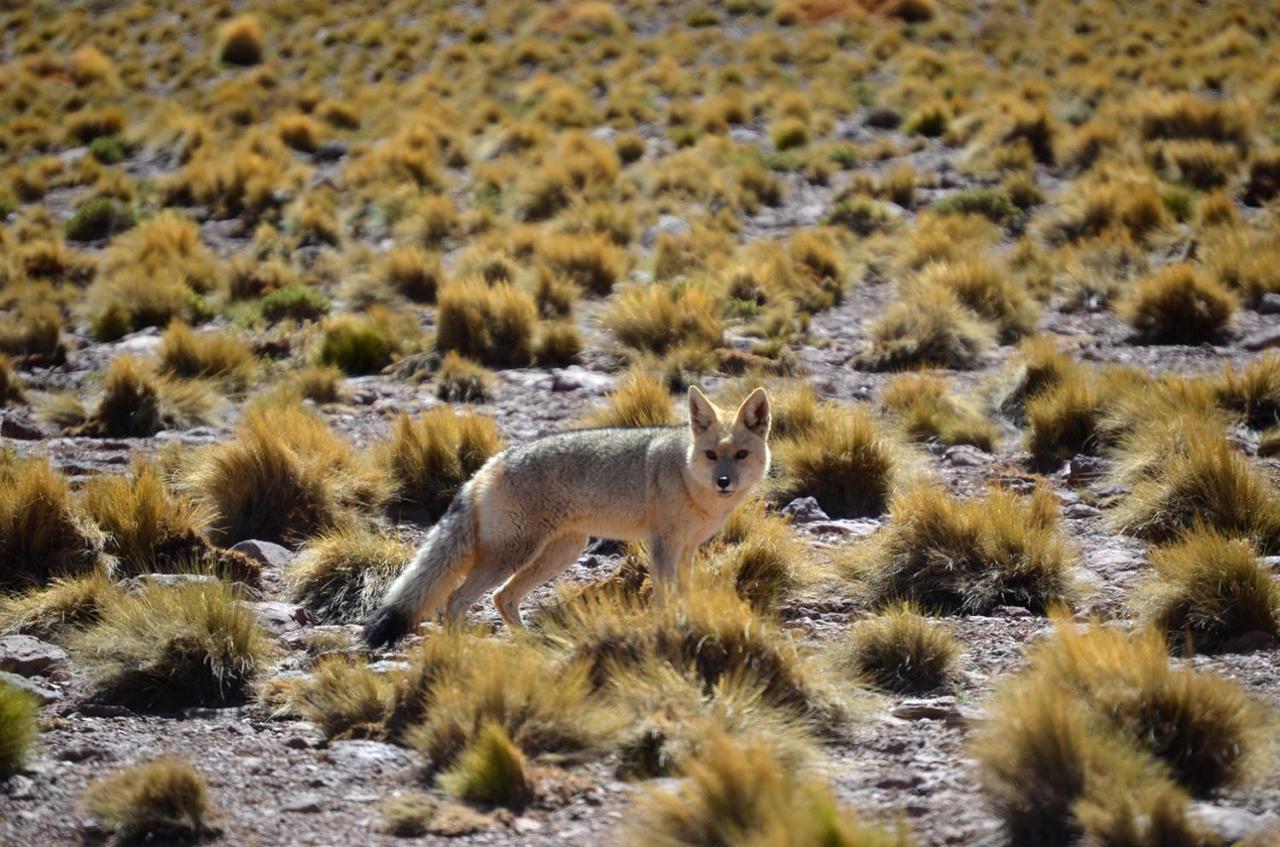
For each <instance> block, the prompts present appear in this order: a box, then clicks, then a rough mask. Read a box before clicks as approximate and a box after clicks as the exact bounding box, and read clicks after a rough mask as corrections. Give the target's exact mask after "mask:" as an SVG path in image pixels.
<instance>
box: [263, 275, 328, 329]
mask: <svg viewBox="0 0 1280 847" xmlns="http://www.w3.org/2000/svg"><path fill="white" fill-rule="evenodd" d="M329 307H330V303H329V298H328V297H326V296H325V295H324V293H323V292H321V291H317V290H316V289H314V288H311V287H309V286H306V285H301V284H299V283H296V282H294V283H289V284H287V285H285V286H283V287H282V288H277V289H275V290H274V291H270V292H268V293H267V294H266V295H265V296H263V298H262V299H261V300H259V301H258V311H259V312H261V313H262V316H263V317H264V318H266V319H267V320H269V321H280V320H284V319H285V318H292V319H293V320H295V321H314V320H319V319H320V318H322V317H324V316H325V315H327V314H328V313H329Z"/></svg>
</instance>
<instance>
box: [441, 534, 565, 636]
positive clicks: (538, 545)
mask: <svg viewBox="0 0 1280 847" xmlns="http://www.w3.org/2000/svg"><path fill="white" fill-rule="evenodd" d="M545 541H546V539H543V538H533V537H529V536H525V535H519V536H513V537H507V538H500V539H491V540H482V541H481V542H480V544H479V545H478V549H477V550H476V560H475V565H474V566H472V568H471V571H470V572H469V573H468V574H467V578H466V580H464V581H463V583H462V584H461V585H459V586H458V587H457V589H455V590H454V592H453V594H452V595H450V597H449V603H448V605H447V606H446V608H445V615H446V616H447V618H448V620H449V621H450V622H454V621H458V620H461V619H462V617H463V616H464V615H466V613H467V610H468V609H470V608H471V607H472V606H474V605H475V603H476V601H477V600H479V599H480V598H481V597H482V596H483V595H484V593H485V592H486V591H488V590H489V589H491V588H493V587H494V586H496V585H499V584H500V583H501V582H502V581H503V580H504V579H507V578H508V577H510V576H511V575H512V574H513V573H519V572H520V570H521V569H522V568H525V567H526V566H528V565H529V564H530V563H532V562H533V561H536V560H537V557H538V555H539V554H540V553H541V552H542V551H543V550H544V549H545V547H546V544H545Z"/></svg>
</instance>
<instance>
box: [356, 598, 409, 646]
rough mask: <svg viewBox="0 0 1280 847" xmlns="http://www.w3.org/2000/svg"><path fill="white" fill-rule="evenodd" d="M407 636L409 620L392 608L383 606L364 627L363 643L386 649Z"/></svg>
mask: <svg viewBox="0 0 1280 847" xmlns="http://www.w3.org/2000/svg"><path fill="white" fill-rule="evenodd" d="M408 634H409V618H408V617H407V616H406V615H405V614H404V613H403V612H401V611H400V610H399V609H397V608H395V607H394V606H383V607H382V608H381V609H379V610H378V611H376V612H374V613H373V616H372V617H370V618H369V620H367V621H366V622H365V625H364V643H365V644H367V645H369V646H370V647H386V646H387V645H389V644H394V643H395V642H397V641H399V640H400V639H401V638H403V637H404V636H406V635H408Z"/></svg>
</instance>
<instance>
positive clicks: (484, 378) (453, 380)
mask: <svg viewBox="0 0 1280 847" xmlns="http://www.w3.org/2000/svg"><path fill="white" fill-rule="evenodd" d="M493 385H494V378H493V373H492V372H491V371H490V370H489V369H488V368H486V367H485V366H484V365H480V364H477V363H475V362H473V361H471V360H470V359H468V358H467V357H465V356H460V355H458V354H457V353H455V352H453V351H452V350H450V351H449V352H448V353H446V354H445V355H444V361H443V362H441V363H440V370H439V371H437V372H436V396H437V397H439V398H440V399H441V400H444V401H445V402H446V403H483V402H484V401H486V400H488V399H490V398H491V397H492V395H493Z"/></svg>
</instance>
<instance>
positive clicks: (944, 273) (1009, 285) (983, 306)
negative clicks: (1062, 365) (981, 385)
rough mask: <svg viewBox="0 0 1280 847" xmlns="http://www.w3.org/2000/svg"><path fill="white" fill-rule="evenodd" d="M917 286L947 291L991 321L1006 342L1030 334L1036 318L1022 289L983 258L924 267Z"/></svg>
mask: <svg viewBox="0 0 1280 847" xmlns="http://www.w3.org/2000/svg"><path fill="white" fill-rule="evenodd" d="M918 284H919V285H923V286H932V285H936V286H940V287H942V288H945V289H947V290H948V291H950V292H951V293H952V294H954V295H955V296H956V298H957V299H958V300H959V301H960V303H962V304H963V305H964V306H966V307H968V308H969V309H970V310H972V311H973V312H974V313H975V314H977V315H978V316H979V317H981V318H983V319H984V320H988V321H991V322H992V323H994V324H995V325H996V326H997V327H999V330H1000V339H1001V340H1002V341H1004V342H1006V343H1008V342H1011V341H1017V340H1018V339H1019V338H1021V337H1022V336H1024V335H1027V334H1028V333H1030V332H1031V331H1032V330H1033V329H1034V328H1035V325H1036V319H1037V318H1038V317H1039V315H1038V309H1037V308H1036V305H1035V303H1034V302H1033V301H1032V299H1031V298H1030V297H1029V296H1028V295H1027V292H1026V289H1025V287H1024V286H1022V285H1020V284H1019V283H1018V282H1016V281H1015V280H1013V279H1012V278H1010V277H1009V275H1008V274H1007V273H1004V272H1002V271H1001V270H1000V269H999V268H997V267H996V265H994V264H992V263H991V262H990V261H987V260H983V259H966V260H960V261H955V262H945V263H942V262H939V263H934V264H931V265H928V266H926V267H925V268H924V270H923V271H922V272H921V274H920V281H919V283H918Z"/></svg>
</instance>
